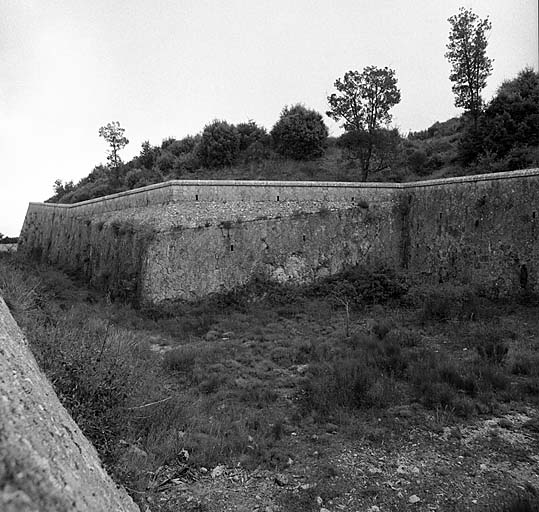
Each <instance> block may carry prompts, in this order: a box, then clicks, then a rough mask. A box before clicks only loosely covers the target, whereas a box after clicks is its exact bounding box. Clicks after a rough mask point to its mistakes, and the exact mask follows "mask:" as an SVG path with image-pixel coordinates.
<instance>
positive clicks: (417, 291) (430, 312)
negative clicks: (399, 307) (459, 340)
mask: <svg viewBox="0 0 539 512" xmlns="http://www.w3.org/2000/svg"><path fill="white" fill-rule="evenodd" d="M407 300H408V301H409V302H411V303H412V304H415V305H419V306H420V307H421V319H422V320H423V321H435V322H444V321H447V320H456V319H459V320H476V319H477V318H478V317H479V316H480V313H482V311H481V308H480V304H479V299H478V297H477V295H476V294H475V292H474V291H473V290H472V289H471V288H470V287H468V286H464V285H455V284H450V283H440V284H438V285H436V286H433V285H426V286H421V287H414V288H411V289H410V290H409V293H408V296H407Z"/></svg>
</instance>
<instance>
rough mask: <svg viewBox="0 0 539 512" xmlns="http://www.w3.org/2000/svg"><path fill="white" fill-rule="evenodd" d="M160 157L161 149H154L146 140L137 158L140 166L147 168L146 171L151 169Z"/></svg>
mask: <svg viewBox="0 0 539 512" xmlns="http://www.w3.org/2000/svg"><path fill="white" fill-rule="evenodd" d="M158 155H159V148H156V147H153V146H152V145H151V144H150V142H149V141H147V140H145V141H144V142H143V143H142V149H141V150H140V154H139V156H138V157H137V161H138V164H139V165H142V167H145V168H146V169H151V168H152V167H153V165H154V164H155V161H156V160H157V157H158Z"/></svg>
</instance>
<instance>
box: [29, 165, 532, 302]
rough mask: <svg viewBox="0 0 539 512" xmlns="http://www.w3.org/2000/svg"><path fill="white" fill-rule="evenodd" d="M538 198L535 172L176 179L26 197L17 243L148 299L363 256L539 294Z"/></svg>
mask: <svg viewBox="0 0 539 512" xmlns="http://www.w3.org/2000/svg"><path fill="white" fill-rule="evenodd" d="M538 192H539V170H537V169H532V170H525V171H515V172H510V173H496V174H486V175H479V176H467V177H460V178H449V179H443V180H433V181H424V182H415V183H406V184H382V183H333V182H328V183H324V182H242V181H172V182H167V183H163V184H158V185H153V186H150V187H145V188H143V189H139V190H134V191H129V192H123V193H121V194H115V195H113V196H107V197H104V198H98V199H94V200H90V201H85V202H83V203H78V204H75V205H53V204H43V203H30V206H29V209H28V213H27V216H26V220H25V224H24V227H23V230H22V232H21V237H20V242H19V250H20V251H21V252H22V253H25V254H27V255H32V256H33V257H36V258H38V259H42V260H45V261H48V262H50V263H52V264H55V265H58V266H61V267H63V268H65V269H67V270H71V271H77V272H79V273H81V274H82V275H84V276H85V277H86V278H87V279H88V280H89V281H90V282H91V283H93V284H94V285H96V286H98V287H100V288H103V289H106V290H108V291H109V292H110V293H111V294H113V295H119V296H125V297H129V298H137V299H140V300H142V301H149V302H152V303H160V302H162V301H165V300H169V299H178V298H179V299H185V300H193V299H196V298H199V297H203V296H204V295H207V294H209V293H213V292H218V291H226V290H229V289H231V288H233V287H234V286H238V285H241V284H243V283H245V282H247V281H248V280H249V279H250V278H251V277H252V276H253V274H256V273H263V274H265V275H267V276H268V277H270V278H272V279H276V280H279V281H287V280H290V281H295V282H304V281H311V280H314V279H317V278H319V277H322V276H325V275H330V274H333V273H336V272H338V271H340V270H343V269H345V268H346V267H349V266H351V265H354V264H357V263H364V264H367V265H379V264H384V265H389V266H392V267H394V268H405V269H408V270H409V271H411V272H412V273H414V274H417V275H419V276H421V279H429V280H432V281H436V282H438V281H444V280H448V279H453V278H454V279H458V280H461V281H464V282H471V283H474V284H477V285H480V286H484V287H486V288H487V289H488V290H489V291H490V292H491V293H494V294H498V295H507V294H512V293H517V292H519V291H520V290H521V289H523V288H524V289H527V290H531V291H539V288H538V282H539V276H538V274H537V269H538V267H539V242H538V238H537V236H538V235H537V230H536V222H539V220H536V216H537V212H538V211H539V205H538V198H539V195H538Z"/></svg>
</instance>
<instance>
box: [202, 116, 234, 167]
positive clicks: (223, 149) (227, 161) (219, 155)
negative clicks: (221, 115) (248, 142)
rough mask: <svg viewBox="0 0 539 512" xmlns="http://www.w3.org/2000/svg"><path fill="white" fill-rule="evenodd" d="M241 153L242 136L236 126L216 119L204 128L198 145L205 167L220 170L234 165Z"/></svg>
mask: <svg viewBox="0 0 539 512" xmlns="http://www.w3.org/2000/svg"><path fill="white" fill-rule="evenodd" d="M239 152H240V136H239V134H238V130H237V129H236V127H235V126H234V125H232V124H229V123H227V122H226V121H219V120H217V119H216V120H215V121H213V122H212V123H210V124H208V125H206V126H205V127H204V130H203V132H202V138H201V139H200V143H199V145H198V154H199V158H200V161H201V163H202V165H203V166H205V167H209V168H218V167H225V166H228V165H232V164H233V163H234V162H235V161H236V158H237V157H238V154H239Z"/></svg>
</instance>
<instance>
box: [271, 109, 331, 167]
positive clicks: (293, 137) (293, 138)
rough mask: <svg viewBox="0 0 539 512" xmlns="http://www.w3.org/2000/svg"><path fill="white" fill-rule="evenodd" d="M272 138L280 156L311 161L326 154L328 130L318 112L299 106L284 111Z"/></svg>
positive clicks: (273, 130) (276, 124) (274, 128)
mask: <svg viewBox="0 0 539 512" xmlns="http://www.w3.org/2000/svg"><path fill="white" fill-rule="evenodd" d="M271 137H272V139H273V144H274V147H275V150H276V151H277V153H279V154H280V155H282V156H285V157H288V158H293V159H294V160H309V159H312V158H318V157H320V156H322V155H323V154H324V146H325V143H326V140H327V138H328V129H327V127H326V125H325V123H324V120H323V119H322V116H321V115H320V114H319V113H318V112H316V111H315V110H310V109H307V108H305V107H304V106H303V105H300V104H297V105H293V106H291V107H285V108H284V109H283V110H282V112H281V117H280V118H279V120H278V121H277V123H275V126H274V127H273V128H272V130H271Z"/></svg>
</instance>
